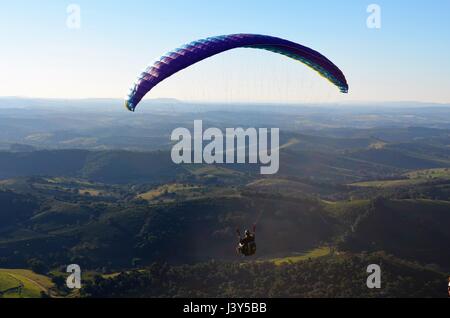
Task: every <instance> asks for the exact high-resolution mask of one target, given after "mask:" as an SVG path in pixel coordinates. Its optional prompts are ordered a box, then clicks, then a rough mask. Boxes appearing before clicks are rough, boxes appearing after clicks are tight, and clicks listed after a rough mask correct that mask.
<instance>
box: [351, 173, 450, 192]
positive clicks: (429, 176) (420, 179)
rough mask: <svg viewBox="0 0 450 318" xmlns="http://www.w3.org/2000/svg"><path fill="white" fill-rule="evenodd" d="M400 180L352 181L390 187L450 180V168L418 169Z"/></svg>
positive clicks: (373, 186) (355, 184)
mask: <svg viewBox="0 0 450 318" xmlns="http://www.w3.org/2000/svg"><path fill="white" fill-rule="evenodd" d="M403 177H404V178H402V179H398V180H375V181H367V182H357V183H352V184H351V185H352V186H356V187H371V188H388V187H401V186H408V185H416V184H423V183H427V182H431V181H436V180H450V168H439V169H425V170H416V171H411V172H408V173H405V174H404V175H403Z"/></svg>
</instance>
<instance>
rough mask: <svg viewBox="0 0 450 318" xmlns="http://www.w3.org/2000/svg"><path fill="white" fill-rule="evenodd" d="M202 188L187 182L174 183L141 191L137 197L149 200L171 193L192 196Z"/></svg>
mask: <svg viewBox="0 0 450 318" xmlns="http://www.w3.org/2000/svg"><path fill="white" fill-rule="evenodd" d="M200 189H201V187H200V186H190V185H186V184H179V183H173V184H167V185H163V186H160V187H158V188H155V189H152V190H150V191H148V192H145V193H141V194H139V195H138V196H137V197H138V198H140V199H144V200H147V201H152V200H157V199H161V198H164V197H168V196H171V195H177V196H180V195H181V196H188V197H190V196H192V195H194V194H195V193H196V192H197V191H198V190H200Z"/></svg>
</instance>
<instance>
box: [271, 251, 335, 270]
mask: <svg viewBox="0 0 450 318" xmlns="http://www.w3.org/2000/svg"><path fill="white" fill-rule="evenodd" d="M330 253H331V249H330V248H329V247H318V248H316V249H313V250H311V251H308V252H306V253H303V254H300V255H295V256H288V257H283V258H274V259H272V260H271V261H272V262H273V263H274V264H275V265H277V266H280V265H283V264H293V263H297V262H301V261H305V260H307V259H310V258H317V257H322V256H326V255H329V254H330Z"/></svg>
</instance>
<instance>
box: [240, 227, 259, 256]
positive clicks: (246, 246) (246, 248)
mask: <svg viewBox="0 0 450 318" xmlns="http://www.w3.org/2000/svg"><path fill="white" fill-rule="evenodd" d="M245 232H246V234H245V236H244V237H241V232H240V231H239V229H238V230H236V233H237V234H238V237H239V244H238V246H237V248H236V251H237V252H238V254H242V255H244V256H252V255H254V254H255V253H256V243H255V232H256V226H255V225H253V233H250V231H248V230H247V231H245Z"/></svg>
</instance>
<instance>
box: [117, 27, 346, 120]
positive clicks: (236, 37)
mask: <svg viewBox="0 0 450 318" xmlns="http://www.w3.org/2000/svg"><path fill="white" fill-rule="evenodd" d="M236 48H253V49H262V50H268V51H271V52H274V53H278V54H282V55H285V56H287V57H289V58H292V59H294V60H297V61H300V62H302V63H304V64H305V65H307V66H309V67H310V68H312V69H313V70H315V71H316V72H318V73H319V74H320V75H321V76H323V77H324V78H326V79H327V80H328V81H330V82H331V83H333V84H334V85H336V86H337V87H338V88H339V90H340V91H341V92H342V93H347V92H348V84H347V80H346V78H345V76H344V74H343V73H342V71H341V70H340V69H339V68H338V67H337V66H336V65H334V64H333V63H332V62H331V61H330V60H328V59H327V58H326V57H325V56H323V55H322V54H320V53H319V52H317V51H314V50H312V49H310V48H308V47H306V46H303V45H300V44H298V43H295V42H291V41H288V40H285V39H281V38H277V37H273V36H267V35H259V34H231V35H222V36H215V37H209V38H206V39H203V40H197V41H194V42H191V43H189V44H186V45H183V46H182V47H180V48H178V49H176V50H174V51H172V52H169V53H167V54H166V55H164V56H163V57H161V58H160V59H159V60H158V61H156V62H155V63H154V64H152V65H151V66H149V67H147V68H146V69H145V71H144V72H142V73H141V74H140V75H139V77H138V79H137V81H136V82H135V83H134V85H133V86H132V87H131V89H130V92H129V93H128V95H127V97H126V99H125V106H126V107H127V109H129V110H130V111H134V110H135V108H136V106H137V105H138V104H139V102H140V101H141V100H142V98H143V97H144V96H145V95H146V94H147V93H148V92H149V91H150V90H152V89H153V88H154V87H155V86H156V85H158V84H159V83H161V82H162V81H164V80H165V79H166V78H168V77H170V76H172V75H173V74H175V73H177V72H178V71H181V70H183V69H185V68H187V67H189V66H191V65H193V64H195V63H198V62H200V61H202V60H204V59H207V58H209V57H212V56H214V55H216V54H219V53H222V52H225V51H228V50H232V49H236Z"/></svg>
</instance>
